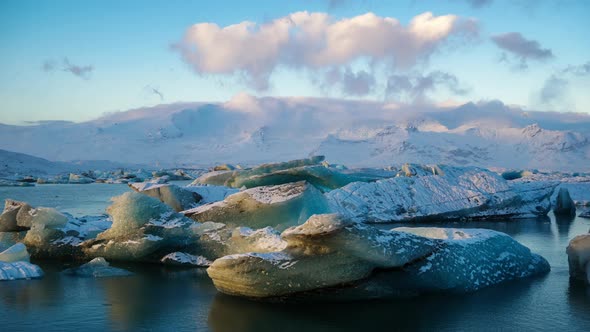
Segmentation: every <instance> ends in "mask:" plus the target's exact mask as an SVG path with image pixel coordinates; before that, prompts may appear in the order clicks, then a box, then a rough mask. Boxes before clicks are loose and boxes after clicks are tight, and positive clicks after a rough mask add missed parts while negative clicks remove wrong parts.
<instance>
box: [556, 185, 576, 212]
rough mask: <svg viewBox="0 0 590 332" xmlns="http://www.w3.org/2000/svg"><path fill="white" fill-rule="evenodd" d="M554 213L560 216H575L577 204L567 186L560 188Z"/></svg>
mask: <svg viewBox="0 0 590 332" xmlns="http://www.w3.org/2000/svg"><path fill="white" fill-rule="evenodd" d="M553 213H555V215H558V216H575V215H576V205H575V204H574V201H573V200H572V198H571V197H570V193H569V191H568V190H567V189H566V188H563V187H561V188H559V192H558V193H557V197H556V199H555V205H554V206H553Z"/></svg>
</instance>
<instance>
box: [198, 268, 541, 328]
mask: <svg viewBox="0 0 590 332" xmlns="http://www.w3.org/2000/svg"><path fill="white" fill-rule="evenodd" d="M533 282H534V281H533ZM531 285H532V282H531V281H530V280H529V281H528V282H520V281H516V282H509V283H506V284H504V285H503V286H502V287H492V288H488V289H485V290H482V291H480V292H477V293H471V294H463V295H443V294H438V295H426V296H420V297H414V298H403V299H387V300H372V301H355V302H344V303H343V302H333V303H330V302H304V303H266V302H256V301H250V300H246V299H242V298H236V297H231V296H227V295H223V294H218V295H216V296H215V298H214V300H213V303H212V304H211V309H210V311H209V318H208V322H209V327H210V328H211V330H212V331H214V332H226V331H277V330H281V331H283V332H288V331H325V330H334V331H361V330H373V329H375V330H383V329H384V328H388V329H393V330H418V329H441V328H443V329H444V328H445V327H447V328H448V327H453V326H454V327H457V326H461V327H462V328H486V325H485V323H484V322H485V321H486V320H487V319H488V318H489V316H488V313H489V312H490V310H494V309H495V310H496V311H497V309H498V308H503V309H501V310H502V311H506V312H508V311H509V310H511V308H514V307H516V306H519V305H521V304H522V303H520V302H521V300H520V299H522V298H531V296H530V293H531V289H532V286H531ZM505 294H511V296H505ZM470 315H472V316H481V322H479V321H478V320H477V319H473V318H474V317H470V318H469V319H466V316H467V317H469V316H470ZM230 317H231V319H230ZM488 328H489V326H488Z"/></svg>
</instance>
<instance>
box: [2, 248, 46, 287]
mask: <svg viewBox="0 0 590 332" xmlns="http://www.w3.org/2000/svg"><path fill="white" fill-rule="evenodd" d="M29 260H30V256H29V253H28V252H27V247H25V245H24V244H22V243H17V244H15V245H13V246H11V247H10V248H8V249H6V250H4V251H2V252H0V281H5V280H17V279H32V278H40V277H42V276H43V270H41V268H40V267H38V266H37V265H34V264H31V263H29Z"/></svg>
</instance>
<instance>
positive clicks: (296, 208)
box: [182, 181, 328, 228]
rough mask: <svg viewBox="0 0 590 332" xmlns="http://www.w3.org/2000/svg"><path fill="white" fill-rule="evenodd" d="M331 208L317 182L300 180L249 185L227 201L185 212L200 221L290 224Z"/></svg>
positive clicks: (254, 225)
mask: <svg viewBox="0 0 590 332" xmlns="http://www.w3.org/2000/svg"><path fill="white" fill-rule="evenodd" d="M327 209H328V206H327V203H326V200H325V198H324V196H323V195H322V193H321V192H320V191H319V190H317V189H316V188H315V187H314V186H312V185H310V184H308V183H306V182H303V181H300V182H294V183H287V184H282V185H276V186H262V187H255V188H251V189H247V190H244V191H240V192H238V193H235V194H232V195H230V196H227V197H226V198H225V199H224V200H223V201H219V202H215V203H211V204H205V205H202V206H199V207H197V208H195V209H191V210H187V211H183V212H182V213H183V214H185V215H186V216H188V217H190V218H192V219H194V220H197V221H200V222H203V221H214V222H221V223H225V224H228V225H233V226H248V227H253V228H259V227H265V226H272V227H279V228H281V227H282V228H286V227H287V226H291V225H296V224H299V223H302V222H304V221H305V220H306V219H307V218H308V217H309V216H311V215H312V214H314V213H324V212H326V211H327Z"/></svg>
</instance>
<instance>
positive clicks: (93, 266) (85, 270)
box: [64, 257, 133, 278]
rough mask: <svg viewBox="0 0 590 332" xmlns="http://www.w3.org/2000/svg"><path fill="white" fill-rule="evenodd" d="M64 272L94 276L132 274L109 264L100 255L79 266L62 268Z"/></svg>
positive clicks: (124, 275) (80, 275) (78, 275)
mask: <svg viewBox="0 0 590 332" xmlns="http://www.w3.org/2000/svg"><path fill="white" fill-rule="evenodd" d="M64 273H65V274H69V275H73V276H77V277H94V278H105V277H127V276H130V275H133V273H131V272H129V271H127V270H125V269H120V268H117V267H112V266H110V264H109V263H108V262H107V261H106V260H105V259H104V258H102V257H97V258H95V259H93V260H91V261H90V262H88V263H86V264H83V265H80V266H79V267H76V268H70V269H67V270H64Z"/></svg>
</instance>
